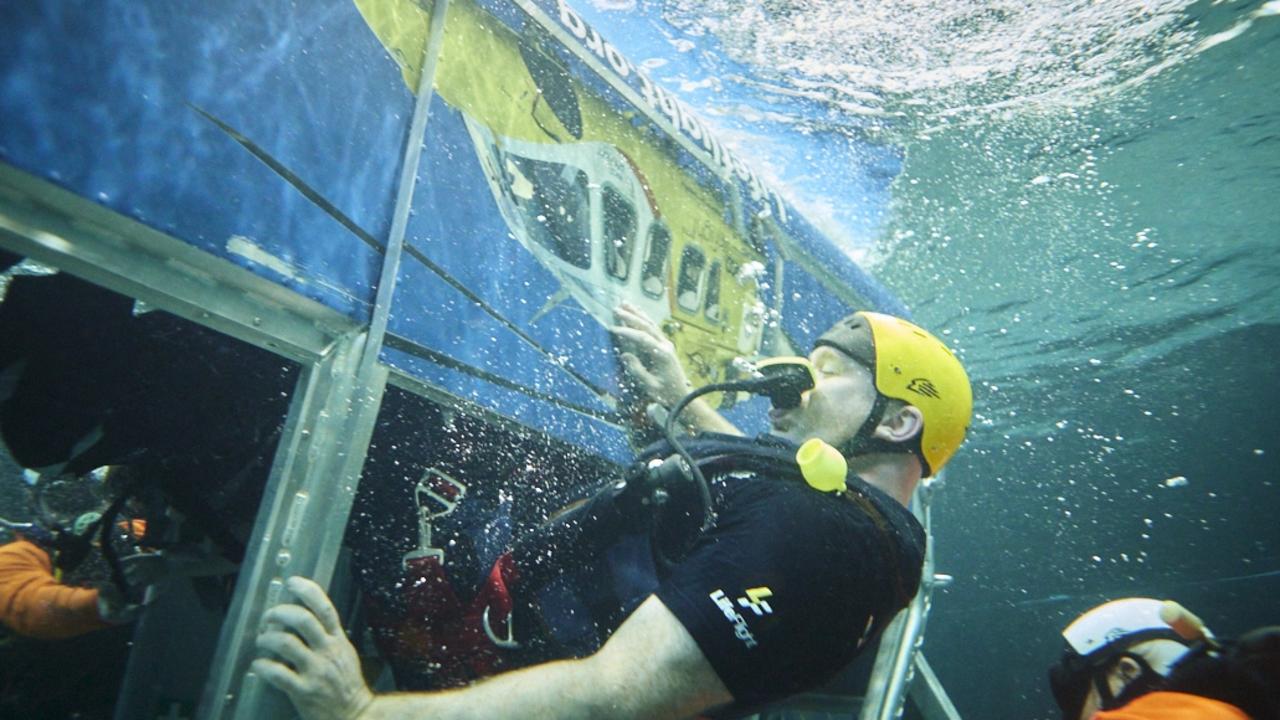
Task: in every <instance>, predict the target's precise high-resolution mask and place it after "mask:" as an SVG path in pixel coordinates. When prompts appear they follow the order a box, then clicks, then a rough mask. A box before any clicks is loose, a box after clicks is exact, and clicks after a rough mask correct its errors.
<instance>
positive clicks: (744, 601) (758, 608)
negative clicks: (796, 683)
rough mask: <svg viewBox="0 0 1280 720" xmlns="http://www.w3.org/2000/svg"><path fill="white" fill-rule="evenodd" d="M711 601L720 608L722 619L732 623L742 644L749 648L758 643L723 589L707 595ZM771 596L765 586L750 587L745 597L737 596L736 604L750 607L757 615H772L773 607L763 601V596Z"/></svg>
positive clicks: (734, 631) (770, 592)
mask: <svg viewBox="0 0 1280 720" xmlns="http://www.w3.org/2000/svg"><path fill="white" fill-rule="evenodd" d="M709 597H710V598H711V601H712V602H714V603H715V604H716V607H718V608H720V612H721V613H722V614H723V615H724V619H725V620H728V621H729V622H730V623H732V624H733V634H734V635H735V636H736V637H737V638H738V639H739V640H741V641H742V644H743V645H745V646H746V647H747V649H748V650H750V649H751V648H753V647H756V646H757V645H759V644H760V643H759V642H758V641H757V640H756V636H755V635H752V634H751V629H750V628H748V627H747V619H746V618H745V617H743V616H742V613H739V612H738V610H737V609H736V608H734V606H733V601H732V600H730V599H729V596H728V595H725V594H724V591H723V590H716V591H715V592H713V593H711V595H710V596H709ZM768 597H773V591H772V590H770V589H769V588H767V587H758V588H751V589H749V590H747V592H746V596H745V597H740V598H738V604H739V605H741V606H742V607H744V608H747V609H750V610H751V611H752V612H753V613H755V614H756V615H758V616H762V615H772V614H773V608H772V607H770V606H769V603H768V602H766V601H765V598H768Z"/></svg>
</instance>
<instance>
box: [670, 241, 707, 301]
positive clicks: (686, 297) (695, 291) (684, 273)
mask: <svg viewBox="0 0 1280 720" xmlns="http://www.w3.org/2000/svg"><path fill="white" fill-rule="evenodd" d="M706 265H707V256H706V255H703V254H702V251H701V250H699V249H698V248H697V247H696V246H694V245H686V246H685V248H684V252H682V253H681V254H680V279H679V280H678V281H677V283H676V303H677V304H678V305H679V306H680V307H681V308H682V309H683V310H686V311H688V312H691V313H696V312H698V300H699V295H700V294H701V293H700V291H701V289H702V287H701V286H702V269H703V268H704V267H706Z"/></svg>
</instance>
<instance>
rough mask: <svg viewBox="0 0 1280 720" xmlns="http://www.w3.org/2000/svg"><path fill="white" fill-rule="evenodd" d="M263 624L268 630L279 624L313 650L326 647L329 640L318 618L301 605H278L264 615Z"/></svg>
mask: <svg viewBox="0 0 1280 720" xmlns="http://www.w3.org/2000/svg"><path fill="white" fill-rule="evenodd" d="M262 623H263V626H264V627H267V628H271V624H272V623H278V624H279V625H280V626H282V627H283V628H284V629H285V630H290V631H292V632H295V633H297V634H298V636H299V637H301V638H302V641H303V642H305V643H306V644H307V646H308V647H311V648H321V647H324V643H325V641H326V640H327V639H328V635H327V634H326V633H325V631H324V627H322V626H321V624H320V621H319V620H318V619H316V616H315V615H313V614H311V611H310V610H308V609H306V608H304V607H302V606H300V605H288V604H286V605H276V606H275V607H272V608H270V609H269V610H267V611H266V612H265V613H263V614H262Z"/></svg>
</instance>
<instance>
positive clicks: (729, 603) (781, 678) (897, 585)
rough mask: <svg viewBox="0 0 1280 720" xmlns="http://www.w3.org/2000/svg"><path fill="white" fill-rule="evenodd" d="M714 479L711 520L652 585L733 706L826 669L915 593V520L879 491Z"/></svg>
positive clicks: (752, 702) (813, 680)
mask: <svg viewBox="0 0 1280 720" xmlns="http://www.w3.org/2000/svg"><path fill="white" fill-rule="evenodd" d="M712 489H713V494H714V500H715V502H714V505H715V507H716V512H717V519H716V523H715V525H714V527H712V528H711V529H710V530H708V531H707V532H706V533H705V534H703V535H702V537H701V538H700V539H699V541H698V543H697V545H696V546H695V547H694V549H693V551H692V552H691V553H690V554H689V555H688V556H687V557H686V558H684V559H683V560H682V561H681V562H679V563H678V564H677V565H676V566H675V567H674V568H673V569H672V571H671V573H670V575H668V576H667V577H665V578H663V579H662V580H661V583H660V585H659V587H658V589H657V596H658V598H659V599H660V600H661V601H662V602H663V604H664V605H666V606H667V608H669V609H670V610H671V612H672V613H674V614H675V616H676V617H677V618H678V619H679V620H680V622H681V624H683V625H684V627H685V629H686V630H688V631H689V633H690V634H691V635H692V636H693V638H694V640H695V641H696V642H697V643H698V646H699V647H700V648H701V650H702V653H703V655H705V656H706V658H707V660H708V661H709V662H710V663H711V666H712V668H714V669H715V671H716V674H717V675H718V676H719V677H720V679H721V681H722V682H724V684H725V686H726V687H727V688H728V689H729V691H730V692H731V693H732V694H733V697H734V700H735V702H734V705H733V707H732V708H729V710H730V711H731V714H737V711H739V710H741V709H744V708H749V707H757V706H760V705H763V704H767V703H770V702H774V701H777V700H780V699H782V698H784V697H786V696H788V695H792V694H795V693H797V692H800V691H803V690H805V689H808V688H812V687H815V686H817V685H819V684H821V683H823V682H824V681H826V680H828V679H830V678H831V677H832V676H834V675H835V674H836V673H837V672H838V671H840V670H841V669H842V668H844V667H845V666H846V665H847V664H848V663H849V662H850V661H851V660H852V659H853V657H854V656H855V655H856V654H857V653H858V651H859V650H860V649H861V648H862V647H863V646H864V645H865V644H867V643H869V642H871V641H872V640H873V639H874V636H875V635H876V634H878V633H879V631H880V630H881V629H883V627H884V625H885V624H886V623H888V621H889V620H891V619H892V618H893V616H894V615H895V614H896V613H897V612H898V611H899V610H901V609H902V608H903V607H905V606H906V604H907V603H909V602H910V600H911V598H912V597H913V596H914V594H915V591H916V587H917V586H918V584H919V581H920V572H921V564H922V561H923V557H924V531H923V530H922V528H921V527H920V524H919V523H918V522H917V521H916V519H915V518H914V517H913V516H912V515H911V513H909V512H908V511H907V510H906V509H905V508H904V507H902V506H901V505H900V504H899V503H897V502H896V501H895V500H893V499H892V498H891V497H889V496H888V495H886V494H885V493H883V492H881V491H880V490H877V489H875V488H873V487H871V486H869V485H867V484H866V483H863V482H861V481H859V480H856V479H855V480H853V481H851V482H850V490H849V491H847V492H846V493H845V494H844V495H830V494H827V493H821V492H818V491H816V490H814V489H812V488H810V487H808V486H807V485H805V484H804V483H803V482H799V481H796V480H779V479H773V478H765V477H761V476H759V475H754V474H750V475H747V474H737V475H732V476H721V477H718V478H716V479H715V480H713V481H712ZM873 516H878V517H873Z"/></svg>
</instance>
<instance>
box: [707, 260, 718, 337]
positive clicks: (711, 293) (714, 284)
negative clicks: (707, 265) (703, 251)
mask: <svg viewBox="0 0 1280 720" xmlns="http://www.w3.org/2000/svg"><path fill="white" fill-rule="evenodd" d="M703 314H705V315H706V316H707V319H708V320H713V321H716V322H719V321H720V261H719V260H717V261H715V262H713V263H711V269H710V270H708V271H707V302H706V305H704V306H703Z"/></svg>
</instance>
